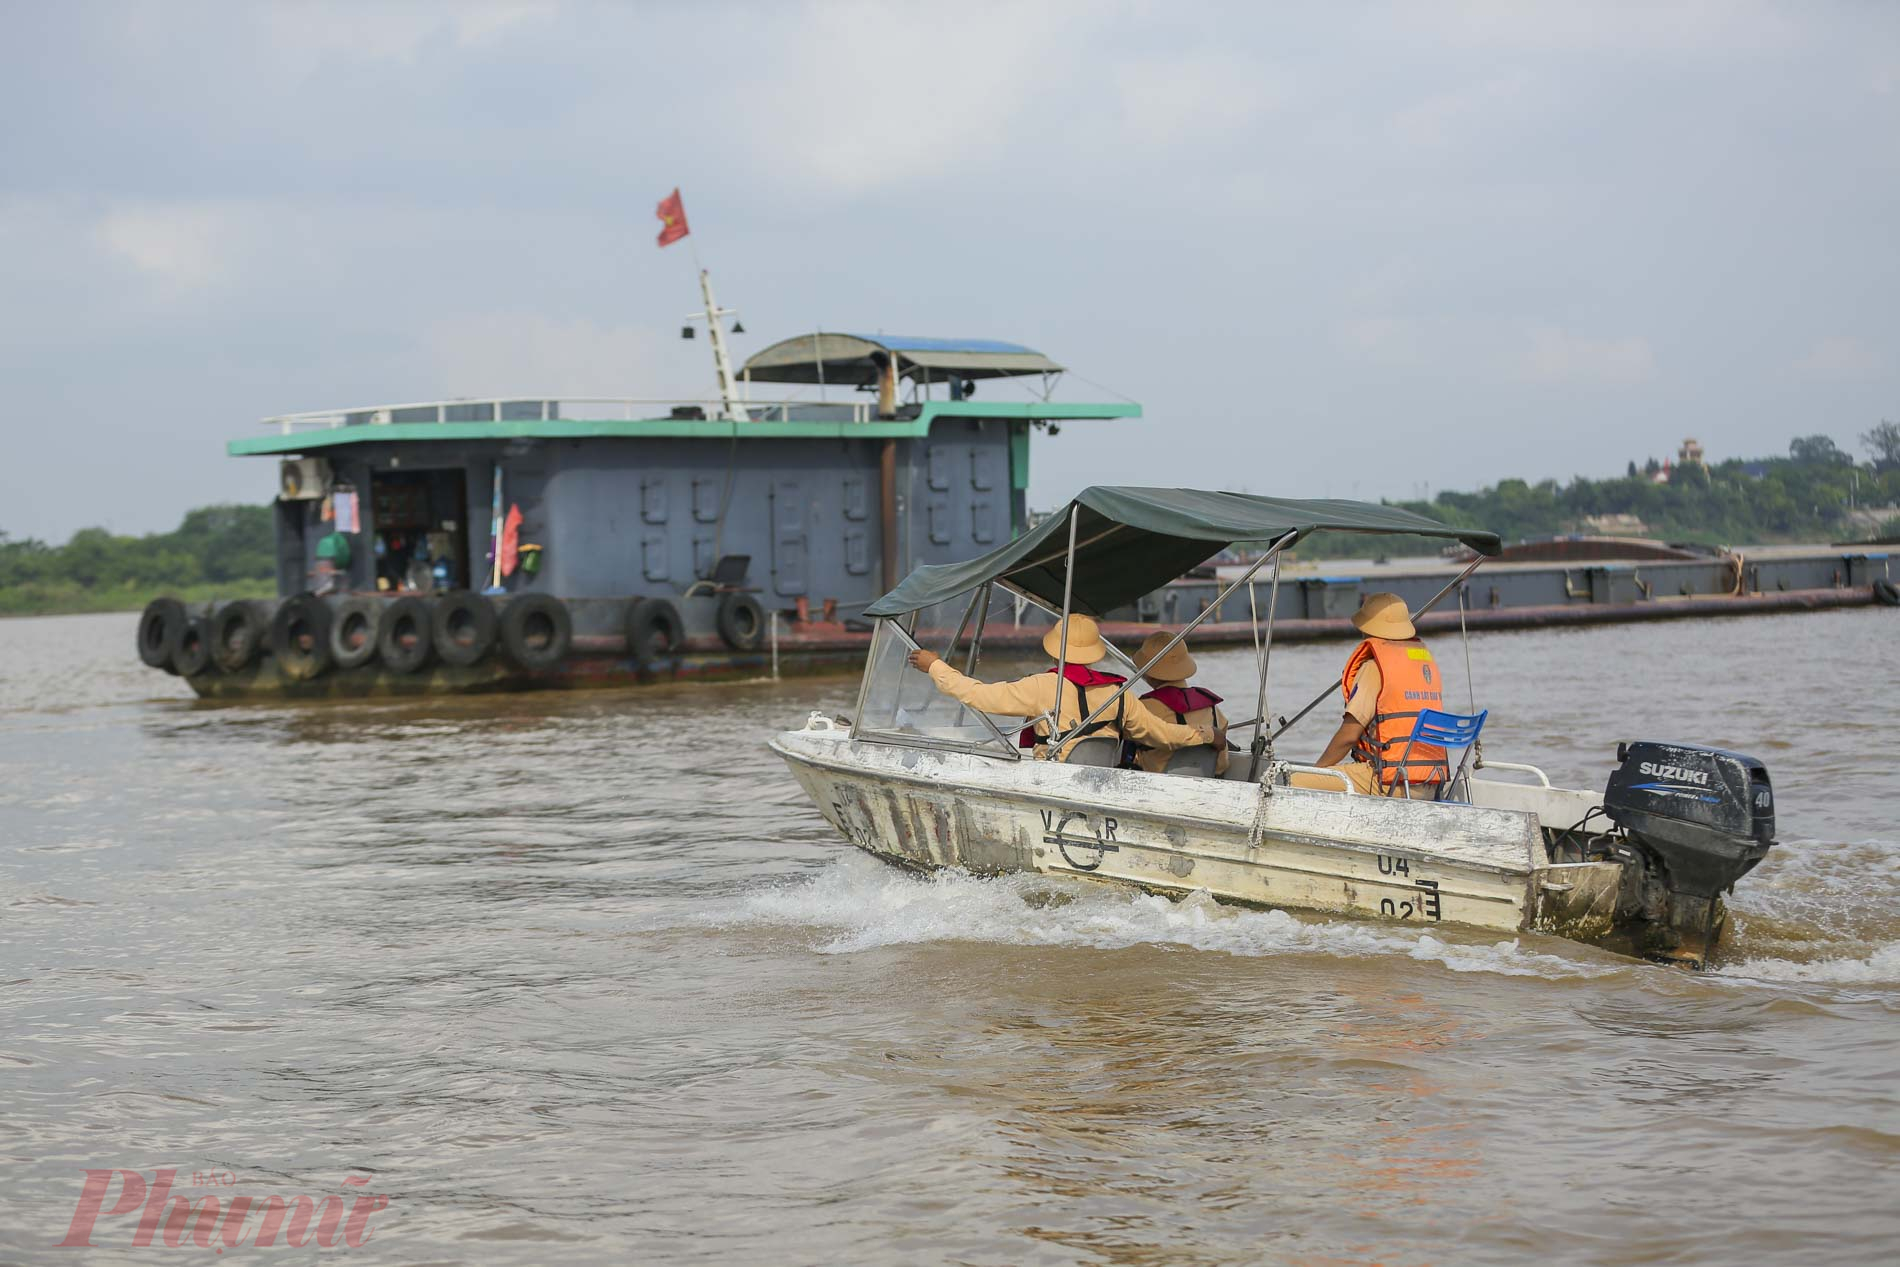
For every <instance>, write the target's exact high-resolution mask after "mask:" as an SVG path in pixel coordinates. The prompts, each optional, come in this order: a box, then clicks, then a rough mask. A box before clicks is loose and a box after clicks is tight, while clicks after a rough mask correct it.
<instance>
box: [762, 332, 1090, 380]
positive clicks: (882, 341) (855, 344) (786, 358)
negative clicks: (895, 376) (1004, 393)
mask: <svg viewBox="0 0 1900 1267" xmlns="http://www.w3.org/2000/svg"><path fill="white" fill-rule="evenodd" d="M887 361H895V362H896V363H897V372H898V373H899V374H901V375H902V376H904V377H905V378H910V379H917V378H928V379H932V380H934V381H937V382H942V381H943V380H945V379H948V378H1010V377H1015V376H1018V375H1024V374H1059V373H1061V372H1062V367H1061V366H1060V365H1057V364H1056V363H1055V362H1054V361H1052V360H1050V359H1049V358H1048V357H1046V356H1044V355H1043V354H1042V353H1040V352H1038V351H1036V350H1035V349H1034V348H1026V347H1024V346H1023V345H1022V344H1020V343H1005V342H1003V341H1002V340H1000V339H926V338H920V337H918V336H917V335H910V334H847V333H844V332H843V331H837V330H830V331H824V330H821V331H818V332H816V333H813V334H801V335H795V336H793V337H792V338H789V339H780V340H779V341H778V342H777V343H774V344H773V345H772V346H771V347H768V348H761V349H760V350H759V351H757V352H754V353H753V354H752V355H751V356H750V357H748V358H747V359H746V363H745V365H744V366H743V367H742V368H741V370H740V373H741V374H743V375H744V376H745V377H747V378H750V379H752V380H753V381H755V382H761V383H832V384H837V385H840V386H869V385H871V384H874V383H876V382H877V378H878V373H879V370H878V365H879V363H880V362H887Z"/></svg>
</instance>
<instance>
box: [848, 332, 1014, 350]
mask: <svg viewBox="0 0 1900 1267" xmlns="http://www.w3.org/2000/svg"><path fill="white" fill-rule="evenodd" d="M841 333H843V334H846V335H849V336H850V337H851V338H853V339H863V340H864V341H865V342H866V343H875V344H877V345H878V346H879V347H881V348H885V349H888V350H889V351H892V352H1017V353H1026V354H1028V355H1030V356H1034V355H1036V350H1035V349H1034V348H1027V347H1024V346H1023V345H1022V344H1020V343H1005V342H1003V341H1002V340H1001V339H926V338H923V337H921V336H919V335H915V334H856V333H853V332H852V331H849V330H846V331H841Z"/></svg>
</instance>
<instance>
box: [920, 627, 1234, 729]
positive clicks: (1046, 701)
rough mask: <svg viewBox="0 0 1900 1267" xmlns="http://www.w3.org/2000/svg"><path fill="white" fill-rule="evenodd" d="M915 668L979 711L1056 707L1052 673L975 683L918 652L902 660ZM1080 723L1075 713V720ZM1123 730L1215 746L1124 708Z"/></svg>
mask: <svg viewBox="0 0 1900 1267" xmlns="http://www.w3.org/2000/svg"><path fill="white" fill-rule="evenodd" d="M906 658H907V659H908V660H909V661H910V665H911V667H912V668H914V669H922V670H923V671H924V672H925V673H928V674H929V675H930V681H931V683H932V684H933V685H934V686H936V688H937V689H938V690H940V691H942V692H943V693H944V694H945V695H948V696H949V697H950V698H951V699H954V700H956V701H957V702H958V703H959V704H967V705H969V706H970V707H971V708H974V709H976V710H977V711H978V712H983V713H1001V714H1003V715H1004V716H1008V717H1034V716H1036V715H1037V714H1039V713H1046V712H1048V711H1049V709H1050V708H1052V707H1054V705H1055V695H1056V681H1057V679H1056V676H1055V674H1053V673H1035V674H1031V675H1030V676H1029V677H1026V678H1018V679H1017V680H1016V681H1014V682H979V681H977V680H976V679H975V678H972V677H966V676H965V675H963V674H961V673H959V672H957V671H956V670H955V669H953V668H951V667H950V666H949V665H948V664H945V663H944V661H943V657H942V656H940V655H938V654H937V653H936V652H934V651H924V650H921V649H919V650H917V651H913V652H911V653H910V655H909V656H908V657H906ZM1080 693H1081V692H1080V691H1079V690H1078V689H1077V688H1075V687H1070V688H1068V689H1067V690H1066V691H1064V692H1063V697H1064V700H1065V701H1066V707H1065V708H1064V709H1063V711H1064V712H1065V713H1068V712H1070V711H1072V710H1074V709H1075V708H1076V706H1077V701H1076V696H1077V695H1079V694H1080ZM1077 720H1079V714H1078V717H1077ZM1122 731H1123V734H1124V736H1125V737H1126V738H1129V739H1132V740H1134V741H1135V742H1136V743H1145V744H1150V745H1153V746H1156V747H1160V746H1166V747H1170V748H1192V747H1195V746H1196V745H1198V744H1212V743H1214V742H1216V736H1215V734H1214V732H1213V731H1211V730H1205V729H1202V728H1201V727H1198V726H1182V725H1179V724H1178V723H1175V722H1171V721H1163V720H1162V719H1161V718H1159V717H1156V716H1155V715H1154V714H1153V713H1150V712H1149V711H1148V710H1147V709H1146V708H1130V709H1125V710H1123V713H1122Z"/></svg>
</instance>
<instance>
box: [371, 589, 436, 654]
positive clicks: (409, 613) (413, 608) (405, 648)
mask: <svg viewBox="0 0 1900 1267" xmlns="http://www.w3.org/2000/svg"><path fill="white" fill-rule="evenodd" d="M434 626H435V618H434V614H433V613H432V612H431V611H430V610H429V600H428V599H426V598H418V597H416V596H415V595H414V594H404V595H403V596H402V597H401V598H399V599H397V600H396V601H395V602H393V603H391V604H390V605H389V606H387V607H385V608H383V622H382V627H381V628H379V629H378V630H377V631H376V654H377V655H379V656H381V657H382V658H383V665H384V667H385V668H387V669H388V670H389V671H390V672H392V673H416V672H419V671H421V669H422V667H423V666H424V665H426V664H428V663H429V658H430V657H431V656H433V655H434V654H435V638H434V636H433V632H432V631H433V629H434Z"/></svg>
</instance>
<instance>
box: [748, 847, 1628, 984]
mask: <svg viewBox="0 0 1900 1267" xmlns="http://www.w3.org/2000/svg"><path fill="white" fill-rule="evenodd" d="M718 922H720V923H735V922H736V923H741V924H752V925H764V926H770V927H781V928H810V929H817V930H825V931H828V932H830V933H831V934H832V935H831V936H830V937H829V938H828V939H827V940H825V941H822V942H820V943H819V944H817V945H816V946H815V947H814V949H816V950H818V951H819V952H820V953H822V954H854V953H858V952H861V951H866V950H875V949H878V948H880V947H884V946H898V945H915V944H919V943H926V942H937V941H974V942H993V943H1001V944H1006V945H1020V946H1088V947H1094V948H1097V949H1117V948H1120V947H1125V946H1137V945H1144V944H1148V945H1169V946H1183V947H1187V948H1189V949H1193V950H1205V951H1212V952H1218V953H1225V954H1233V955H1248V956H1260V955H1299V954H1314V955H1331V956H1353V957H1360V956H1377V955H1404V956H1407V957H1409V958H1412V959H1417V960H1422V961H1430V962H1436V963H1439V964H1441V965H1443V966H1444V967H1446V968H1448V969H1450V970H1451V971H1453V972H1484V973H1495V974H1500V975H1504V976H1527V977H1583V976H1600V975H1604V974H1606V973H1610V972H1615V971H1619V970H1620V969H1619V968H1618V967H1616V966H1608V965H1603V964H1593V963H1588V962H1583V961H1576V960H1571V959H1567V958H1563V957H1560V956H1557V955H1549V954H1543V953H1539V952H1537V951H1533V950H1528V949H1526V948H1524V947H1523V946H1522V945H1520V944H1519V942H1517V941H1516V940H1508V941H1498V942H1469V943H1467V942H1460V941H1455V940H1447V938H1448V937H1451V936H1454V935H1453V934H1450V933H1448V932H1447V933H1433V932H1426V931H1424V930H1418V931H1415V932H1414V931H1410V930H1402V929H1398V928H1389V927H1384V926H1381V925H1377V924H1370V923H1364V922H1360V921H1355V920H1325V919H1320V918H1312V917H1309V918H1306V919H1296V918H1294V917H1293V916H1291V915H1289V914H1287V913H1285V912H1283V911H1252V910H1242V909H1237V908H1234V907H1227V906H1221V905H1220V904H1218V903H1216V902H1215V901H1213V900H1212V899H1211V898H1210V897H1208V896H1207V895H1205V894H1196V895H1194V896H1191V897H1188V898H1185V899H1183V900H1181V901H1178V902H1176V901H1171V900H1169V899H1167V898H1162V897H1152V896H1149V895H1146V894H1142V893H1138V892H1135V891H1132V890H1127V889H1118V888H1111V887H1109V886H1106V885H1096V884H1089V883H1086V882H1082V881H1069V880H1061V879H1055V878H1052V877H1048V876H1031V875H1013V876H1000V877H996V878H981V879H980V878H977V877H975V876H971V875H969V874H967V873H963V872H937V873H933V874H931V875H928V876H920V875H916V874H913V873H910V872H905V871H899V870H896V869H894V868H892V867H889V866H887V865H885V864H883V863H880V862H878V861H876V860H875V859H872V858H868V857H865V856H863V855H859V854H850V855H845V856H842V857H840V858H838V859H836V860H834V861H832V862H830V863H828V864H826V865H825V866H824V867H823V868H822V869H821V870H819V871H818V872H817V873H816V874H815V875H812V876H809V877H805V878H801V879H798V880H793V881H790V882H788V883H783V884H779V885H775V886H774V887H771V888H767V889H761V890H757V891H755V892H753V893H750V894H748V895H747V896H746V897H745V898H743V899H742V900H741V902H740V908H739V912H738V917H737V919H736V920H734V919H732V918H730V917H727V918H724V919H721V920H719V921H718Z"/></svg>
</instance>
